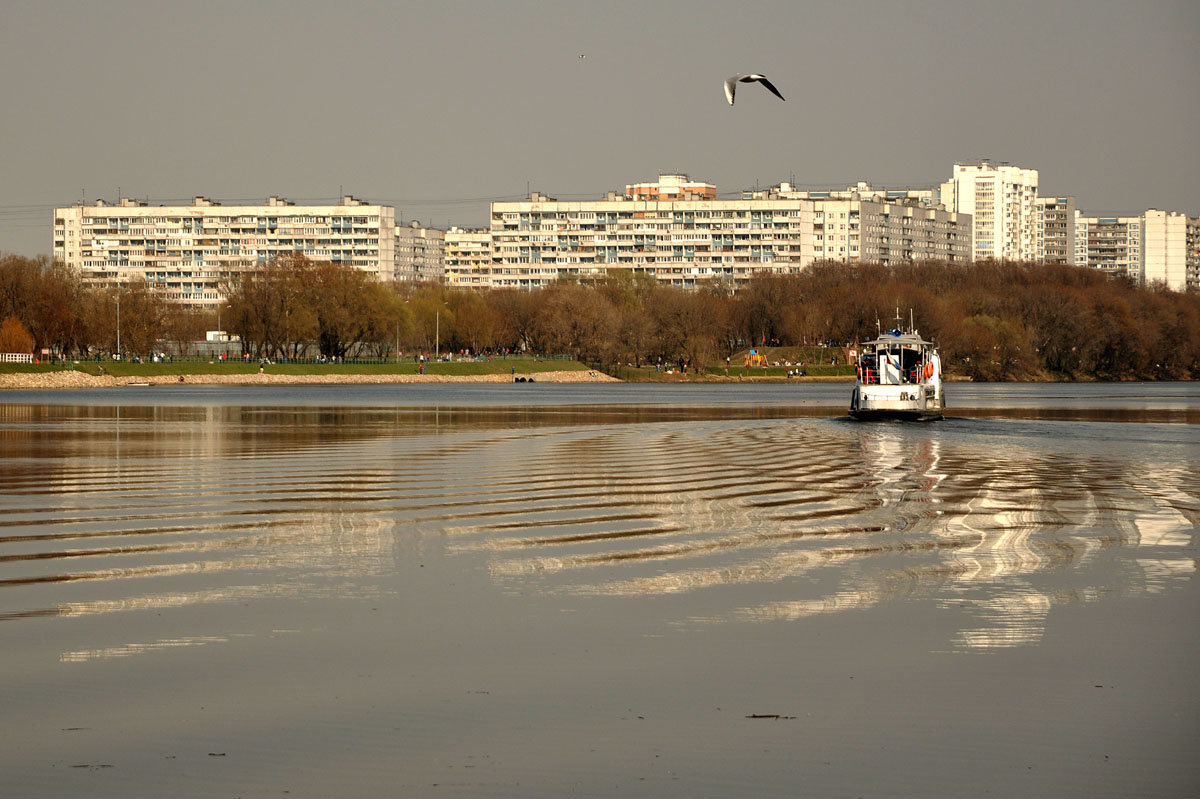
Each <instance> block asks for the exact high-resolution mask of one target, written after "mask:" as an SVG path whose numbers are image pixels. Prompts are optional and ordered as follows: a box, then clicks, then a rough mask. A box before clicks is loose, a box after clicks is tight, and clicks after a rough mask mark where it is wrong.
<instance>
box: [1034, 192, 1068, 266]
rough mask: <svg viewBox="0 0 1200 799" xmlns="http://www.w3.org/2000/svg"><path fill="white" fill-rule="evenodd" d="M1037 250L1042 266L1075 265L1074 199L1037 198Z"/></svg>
mask: <svg viewBox="0 0 1200 799" xmlns="http://www.w3.org/2000/svg"><path fill="white" fill-rule="evenodd" d="M1037 202H1038V250H1039V252H1041V261H1042V263H1044V264H1074V263H1075V216H1076V212H1075V198H1074V197H1039V198H1038V201H1037Z"/></svg>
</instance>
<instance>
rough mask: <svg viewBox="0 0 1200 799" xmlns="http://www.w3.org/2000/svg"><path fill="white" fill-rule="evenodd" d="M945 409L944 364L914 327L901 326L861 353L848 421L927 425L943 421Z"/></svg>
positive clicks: (865, 345)
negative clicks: (901, 421)
mask: <svg viewBox="0 0 1200 799" xmlns="http://www.w3.org/2000/svg"><path fill="white" fill-rule="evenodd" d="M945 407H946V396H945V392H944V390H943V388H942V359H941V357H940V356H939V355H938V351H937V347H936V346H935V345H934V344H933V342H932V341H926V340H925V339H923V338H921V336H920V335H918V334H917V331H916V329H915V328H913V327H912V325H911V324H910V325H909V330H908V331H901V330H900V328H899V325H897V326H896V327H895V328H893V329H891V330H889V331H887V332H881V333H880V334H879V337H878V338H876V339H874V340H872V341H867V342H864V343H863V344H862V345H861V346H860V347H859V352H858V382H857V383H856V384H855V386H854V393H853V394H852V395H850V416H852V417H853V418H855V419H863V420H871V419H910V420H920V421H926V420H933V419H941V418H942V411H943V410H944V409H945Z"/></svg>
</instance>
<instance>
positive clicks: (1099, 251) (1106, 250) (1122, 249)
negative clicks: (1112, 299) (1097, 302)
mask: <svg viewBox="0 0 1200 799" xmlns="http://www.w3.org/2000/svg"><path fill="white" fill-rule="evenodd" d="M1142 221H1143V220H1142V217H1140V216H1107V217H1105V216H1083V215H1080V216H1079V217H1078V219H1077V224H1080V225H1082V226H1083V231H1084V236H1085V239H1084V248H1083V259H1082V261H1076V266H1087V267H1090V268H1092V269H1099V270H1100V271H1102V272H1105V273H1106V274H1108V275H1111V276H1113V277H1125V278H1129V279H1130V280H1136V281H1141V280H1142Z"/></svg>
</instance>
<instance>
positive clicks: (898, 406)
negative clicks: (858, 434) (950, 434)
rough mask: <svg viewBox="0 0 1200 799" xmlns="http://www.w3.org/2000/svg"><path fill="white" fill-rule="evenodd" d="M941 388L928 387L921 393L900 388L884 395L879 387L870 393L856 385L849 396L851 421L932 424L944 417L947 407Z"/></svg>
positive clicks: (885, 392)
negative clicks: (895, 421)
mask: <svg viewBox="0 0 1200 799" xmlns="http://www.w3.org/2000/svg"><path fill="white" fill-rule="evenodd" d="M944 407H945V406H944V404H943V402H942V396H941V387H940V386H932V385H928V386H925V387H924V388H923V389H922V390H921V391H914V390H913V389H911V388H900V387H897V389H895V390H892V391H888V390H886V389H884V390H883V393H881V390H880V387H879V386H872V387H871V391H870V393H869V394H868V393H866V392H864V391H862V386H855V387H854V393H853V394H852V395H851V397H850V418H852V419H857V420H859V421H863V422H873V421H886V420H899V421H910V422H931V421H937V420H938V419H941V418H943V417H942V409H943V408H944Z"/></svg>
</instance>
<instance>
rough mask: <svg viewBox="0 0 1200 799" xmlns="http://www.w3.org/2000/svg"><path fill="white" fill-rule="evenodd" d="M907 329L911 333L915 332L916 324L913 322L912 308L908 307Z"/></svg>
mask: <svg viewBox="0 0 1200 799" xmlns="http://www.w3.org/2000/svg"><path fill="white" fill-rule="evenodd" d="M908 329H909V330H911V331H912V332H913V333H916V332H917V326H916V324H915V323H914V322H913V312H912V308H909V309H908Z"/></svg>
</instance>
